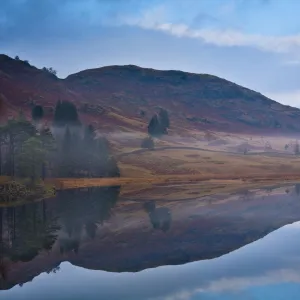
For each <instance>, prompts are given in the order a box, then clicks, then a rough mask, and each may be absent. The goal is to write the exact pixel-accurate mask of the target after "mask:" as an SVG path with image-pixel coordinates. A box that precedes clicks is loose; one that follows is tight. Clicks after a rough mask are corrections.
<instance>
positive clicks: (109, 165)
mask: <svg viewBox="0 0 300 300" xmlns="http://www.w3.org/2000/svg"><path fill="white" fill-rule="evenodd" d="M31 117H32V120H27V119H26V117H25V116H24V114H23V113H22V112H20V113H19V116H18V117H17V118H14V119H11V120H8V121H7V122H6V123H5V124H4V125H2V126H1V127H0V175H6V176H11V177H16V178H19V177H26V178H31V181H32V182H35V181H36V179H38V178H42V179H45V178H46V177H83V176H88V177H114V176H120V171H119V168H118V166H117V163H116V161H115V159H114V157H113V156H112V155H111V151H110V147H109V143H108V141H107V139H105V138H104V137H98V136H97V134H96V130H95V128H94V127H93V126H92V125H88V126H84V125H82V124H81V122H80V120H79V116H78V112H77V109H76V106H75V105H74V104H73V103H71V102H68V101H58V102H57V104H56V107H55V111H54V117H53V122H52V126H51V128H49V127H46V126H43V125H41V126H37V125H38V124H41V123H42V122H41V120H42V119H43V117H44V110H43V107H42V106H40V105H35V106H34V107H33V108H32V112H31Z"/></svg>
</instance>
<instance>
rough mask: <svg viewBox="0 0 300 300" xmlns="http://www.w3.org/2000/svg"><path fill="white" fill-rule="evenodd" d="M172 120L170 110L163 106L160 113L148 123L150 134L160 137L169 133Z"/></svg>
mask: <svg viewBox="0 0 300 300" xmlns="http://www.w3.org/2000/svg"><path fill="white" fill-rule="evenodd" d="M169 127H170V120H169V114H168V111H167V110H165V109H163V108H161V109H160V111H159V113H157V114H155V115H154V116H153V117H152V118H151V120H150V122H149V124H148V134H149V135H150V136H152V137H160V136H162V135H164V134H168V128H169Z"/></svg>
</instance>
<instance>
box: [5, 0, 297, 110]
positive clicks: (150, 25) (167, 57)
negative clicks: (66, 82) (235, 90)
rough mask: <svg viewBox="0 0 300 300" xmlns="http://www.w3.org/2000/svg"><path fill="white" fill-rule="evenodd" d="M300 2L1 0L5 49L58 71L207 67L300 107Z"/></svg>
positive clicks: (202, 70)
mask: <svg viewBox="0 0 300 300" xmlns="http://www.w3.org/2000/svg"><path fill="white" fill-rule="evenodd" d="M299 11H300V1H298V0H0V53H4V54H7V55H9V56H16V55H18V56H19V57H20V58H21V59H24V60H25V59H26V60H29V62H30V63H31V64H32V65H35V66H37V67H43V66H46V67H53V68H54V69H56V70H57V71H58V76H59V77H62V78H64V77H66V76H68V75H69V74H72V73H75V72H78V71H80V70H83V69H89V68H97V67H101V66H106V65H127V64H134V65H139V66H141V67H150V68H155V69H160V70H170V69H172V70H183V71H188V72H194V73H209V74H213V75H216V76H219V77H222V78H226V79H228V80H231V81H233V82H236V83H238V84H240V85H243V86H245V87H248V88H250V89H253V90H256V91H258V92H261V93H262V94H264V95H266V96H268V97H270V98H272V99H274V100H276V101H279V102H281V103H284V104H288V105H291V106H296V107H300V84H299V83H300V81H299V78H300V19H299Z"/></svg>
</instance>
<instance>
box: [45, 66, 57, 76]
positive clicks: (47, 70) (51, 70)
mask: <svg viewBox="0 0 300 300" xmlns="http://www.w3.org/2000/svg"><path fill="white" fill-rule="evenodd" d="M43 71H45V72H48V73H50V74H52V75H55V76H56V74H57V71H56V70H54V69H53V68H52V67H50V68H46V67H43Z"/></svg>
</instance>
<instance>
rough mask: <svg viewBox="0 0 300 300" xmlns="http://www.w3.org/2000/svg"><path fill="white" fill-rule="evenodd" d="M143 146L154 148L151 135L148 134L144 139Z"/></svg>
mask: <svg viewBox="0 0 300 300" xmlns="http://www.w3.org/2000/svg"><path fill="white" fill-rule="evenodd" d="M141 148H145V149H154V141H153V138H152V137H151V136H147V137H145V138H144V139H143V140H142V144H141Z"/></svg>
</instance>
